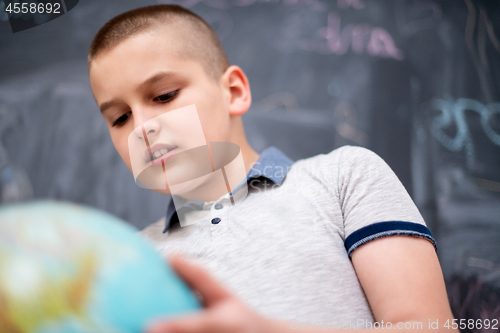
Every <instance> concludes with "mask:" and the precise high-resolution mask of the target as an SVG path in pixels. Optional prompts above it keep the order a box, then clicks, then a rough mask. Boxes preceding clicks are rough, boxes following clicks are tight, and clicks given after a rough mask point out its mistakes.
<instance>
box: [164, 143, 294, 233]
mask: <svg viewBox="0 0 500 333" xmlns="http://www.w3.org/2000/svg"><path fill="white" fill-rule="evenodd" d="M292 164H293V161H292V160H291V159H290V158H289V157H288V156H286V155H285V154H284V153H283V152H282V151H281V150H279V149H278V148H276V147H272V146H271V147H269V148H266V149H265V150H264V151H263V152H262V153H261V154H260V157H259V160H258V161H257V162H256V163H255V164H254V165H253V166H252V169H251V170H250V172H248V174H247V182H248V181H249V180H251V179H252V178H259V177H264V178H267V179H269V180H271V181H272V182H273V183H275V184H277V185H281V184H282V183H283V180H284V179H285V177H286V174H287V172H288V169H289V168H290V167H291V166H292ZM237 187H239V186H237ZM178 199H180V202H182V205H181V207H179V210H183V211H190V210H200V209H203V205H204V203H205V202H204V201H201V200H185V199H182V198H178ZM176 201H177V199H176ZM178 202H179V201H178ZM175 213H176V209H175V205H174V200H170V203H169V204H168V207H167V214H166V221H165V228H164V229H163V233H165V232H167V230H168V228H169V226H170V223H171V220H172V218H173V217H174V214H175Z"/></svg>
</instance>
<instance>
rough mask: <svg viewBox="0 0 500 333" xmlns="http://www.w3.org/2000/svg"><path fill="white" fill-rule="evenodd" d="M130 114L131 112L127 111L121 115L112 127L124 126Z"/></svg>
mask: <svg viewBox="0 0 500 333" xmlns="http://www.w3.org/2000/svg"><path fill="white" fill-rule="evenodd" d="M131 113H132V112H130V111H129V112H127V113H125V114H123V115H122V116H121V117H119V118H118V119H116V120H115V121H114V122H113V127H115V126H117V125H118V126H121V125H123V124H125V122H126V121H127V119H128V117H130V114H131Z"/></svg>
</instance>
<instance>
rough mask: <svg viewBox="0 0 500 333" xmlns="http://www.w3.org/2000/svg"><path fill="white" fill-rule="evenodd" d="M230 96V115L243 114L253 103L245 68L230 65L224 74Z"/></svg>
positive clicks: (223, 78) (223, 77)
mask: <svg viewBox="0 0 500 333" xmlns="http://www.w3.org/2000/svg"><path fill="white" fill-rule="evenodd" d="M222 80H223V82H224V86H225V87H226V89H227V92H228V95H229V96H228V97H229V100H228V102H229V115H230V116H241V115H242V114H244V113H245V112H247V111H248V109H249V108H250V105H251V104H252V93H251V92H250V84H249V83H248V78H247V76H246V75H245V73H244V72H243V70H242V69H241V68H240V67H238V66H230V67H229V68H228V69H227V70H226V72H225V73H224V75H223V76H222Z"/></svg>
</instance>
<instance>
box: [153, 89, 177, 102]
mask: <svg viewBox="0 0 500 333" xmlns="http://www.w3.org/2000/svg"><path fill="white" fill-rule="evenodd" d="M178 93H179V90H174V91H171V92H169V93H166V94H163V95H160V96H157V97H155V98H154V99H153V101H156V102H160V103H168V102H170V101H171V100H172V99H174V97H176V96H177V94H178Z"/></svg>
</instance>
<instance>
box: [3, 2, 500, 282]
mask: <svg viewBox="0 0 500 333" xmlns="http://www.w3.org/2000/svg"><path fill="white" fill-rule="evenodd" d="M156 3H175V4H180V5H183V6H185V7H187V8H190V9H191V10H193V11H194V12H195V13H197V14H199V15H200V16H202V17H203V18H205V19H206V20H207V21H208V22H209V23H210V24H211V25H212V26H213V27H214V29H215V31H216V32H217V34H218V35H219V37H220V39H221V40H222V43H223V45H224V47H225V49H226V51H227V53H228V56H229V59H230V61H231V62H232V63H233V64H236V65H239V66H240V67H241V68H242V69H243V70H244V71H245V73H246V74H247V75H248V77H249V80H250V85H251V90H252V96H253V105H252V108H251V109H250V111H249V112H248V113H247V114H245V115H244V116H243V120H244V123H245V126H246V133H247V136H248V139H249V141H250V143H251V144H252V146H253V147H254V148H255V149H256V150H257V151H259V152H260V151H262V150H263V149H264V148H266V147H267V146H269V145H275V146H276V147H278V148H280V149H282V150H283V151H284V152H285V153H286V154H287V155H289V156H290V157H291V158H293V159H295V160H297V159H301V158H307V157H310V156H313V155H316V154H321V153H328V152H330V151H331V150H332V149H335V148H337V147H340V146H342V145H346V144H350V145H360V146H364V147H367V148H369V149H372V150H373V151H375V152H376V153H378V154H379V155H380V156H381V157H382V158H384V159H385V160H386V162H387V163H388V164H389V165H390V166H391V168H392V169H393V170H394V171H395V172H396V174H397V175H398V177H399V178H400V180H401V181H402V183H403V184H404V185H405V187H406V189H407V190H408V192H409V193H410V194H411V196H412V197H413V199H414V200H415V202H416V204H417V205H418V207H419V209H420V210H421V212H422V214H423V216H424V218H425V220H426V222H427V224H428V225H429V226H430V228H431V230H432V231H433V233H434V234H435V235H436V237H437V238H438V239H440V240H442V242H441V244H443V245H442V246H441V247H440V252H439V253H440V258H441V260H442V261H443V268H444V269H445V274H448V275H449V274H452V273H453V272H454V270H456V267H457V266H456V265H455V264H456V262H458V261H457V260H458V259H457V253H458V252H460V251H458V252H457V249H462V250H463V251H461V252H460V253H462V254H463V253H470V249H472V248H474V247H476V246H477V244H478V243H482V242H484V243H485V244H484V246H487V245H488V244H492V243H495V242H496V243H498V241H499V240H500V5H499V2H498V1H473V0H463V1H430V0H394V1H387V0H372V1H366V0H171V1H167V0H158V1H157V2H155V1H140V2H139V1H131V0H112V1H111V0H110V1H106V2H102V1H97V0H93V1H91V0H87V1H85V0H81V1H80V2H79V4H78V5H77V7H75V8H74V9H73V10H72V11H71V12H68V13H67V14H66V15H64V16H62V17H60V18H57V19H55V20H53V21H50V22H48V23H46V24H44V25H41V26H39V27H36V28H33V29H29V30H26V31H23V32H19V33H16V34H13V33H12V32H11V31H10V30H9V26H8V24H7V22H5V16H0V20H3V22H2V21H0V36H1V37H0V38H1V45H2V48H1V50H0V66H1V67H0V75H1V76H0V81H1V82H0V109H1V110H3V114H4V119H6V118H5V115H6V114H10V115H12V114H14V115H15V116H14V118H12V116H11V119H14V120H13V121H11V123H12V124H13V125H11V126H10V127H9V128H6V129H4V130H3V133H0V135H1V137H0V140H1V141H2V143H3V144H4V146H5V147H6V150H7V152H8V154H9V157H10V159H11V160H12V162H13V163H14V164H15V165H16V166H17V167H18V168H20V169H24V170H25V171H26V172H27V174H28V176H29V178H30V180H31V182H32V184H33V188H34V193H35V196H36V197H38V198H56V199H62V200H71V201H76V202H80V203H84V204H89V205H92V206H95V207H99V208H102V209H105V210H107V211H109V212H111V213H113V214H115V215H117V216H119V217H121V218H123V219H125V220H127V221H128V222H130V223H131V224H134V225H136V226H137V227H138V228H142V227H144V226H146V225H147V224H149V223H151V222H153V221H155V220H156V219H158V218H160V217H161V216H162V215H163V214H164V212H165V209H166V203H167V202H168V198H167V197H163V196H161V195H159V194H156V193H154V192H151V191H147V190H143V189H140V188H138V187H137V186H136V185H135V184H134V182H133V178H132V176H131V174H130V173H129V171H128V170H127V169H126V167H125V166H124V165H123V163H122V162H121V161H120V158H119V156H118V155H117V153H116V152H115V151H114V149H113V146H112V144H111V141H110V139H109V135H108V133H107V131H106V127H105V124H104V123H103V121H102V119H101V118H100V115H99V112H98V110H97V106H96V105H95V102H94V100H93V98H92V94H91V91H90V88H89V84H88V78H87V69H86V55H87V50H88V46H89V44H90V42H91V40H92V38H93V36H94V34H95V33H96V32H97V30H98V29H99V28H100V27H101V26H102V25H103V24H104V23H105V22H106V21H107V20H109V19H110V18H112V17H113V16H115V15H117V14H119V13H121V12H124V11H126V10H129V9H132V8H136V7H139V6H144V5H148V4H156ZM0 117H2V113H0ZM1 119H2V118H0V121H1ZM471 230H472V231H473V232H472V231H471ZM471 235H472V236H471ZM469 236H470V237H469ZM464 251H465V252H464ZM478 253H479V252H478ZM480 253H482V252H480ZM462 254H461V255H462ZM463 256H469V257H471V255H466V254H463ZM478 256H481V255H478ZM460 258H461V259H460V260H462V259H463V258H462V257H460ZM465 259H467V258H465ZM465 259H464V260H465ZM482 260H487V261H489V262H492V263H493V266H491V267H497V268H495V269H498V265H499V264H500V258H499V257H498V256H495V257H494V258H489V257H488V259H484V258H483V259H482ZM461 262H467V260H465V261H463V260H462V261H461ZM495 265H497V266H495ZM488 267H489V266H488ZM476 268H477V267H476ZM481 269H482V268H477V269H475V271H480V270H481Z"/></svg>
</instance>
